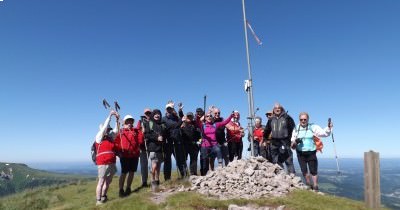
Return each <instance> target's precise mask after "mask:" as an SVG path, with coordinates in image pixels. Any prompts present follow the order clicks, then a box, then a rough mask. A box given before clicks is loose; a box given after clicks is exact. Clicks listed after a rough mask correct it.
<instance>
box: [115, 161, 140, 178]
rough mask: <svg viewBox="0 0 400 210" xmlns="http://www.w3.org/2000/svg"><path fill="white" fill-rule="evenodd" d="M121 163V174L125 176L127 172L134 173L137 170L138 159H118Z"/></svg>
mask: <svg viewBox="0 0 400 210" xmlns="http://www.w3.org/2000/svg"><path fill="white" fill-rule="evenodd" d="M119 162H120V163H121V173H123V174H126V173H128V172H135V171H136V170H137V166H138V162H139V158H137V157H136V158H124V157H121V158H120V159H119Z"/></svg>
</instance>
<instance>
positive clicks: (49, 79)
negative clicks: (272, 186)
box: [0, 0, 400, 162]
mask: <svg viewBox="0 0 400 210" xmlns="http://www.w3.org/2000/svg"><path fill="white" fill-rule="evenodd" d="M246 7H247V18H248V20H249V21H250V23H251V24H252V26H253V28H254V29H255V31H256V33H257V34H258V36H259V37H260V38H261V39H262V41H263V43H264V44H263V45H262V46H257V45H256V42H255V41H254V39H253V37H251V36H249V45H250V54H251V64H252V73H253V74H252V75H253V80H254V82H253V84H254V101H255V107H259V108H260V111H259V113H257V114H258V115H261V116H262V117H263V118H264V120H265V116H264V113H265V112H266V111H267V110H270V109H271V107H272V106H273V104H274V102H276V101H278V102H281V103H282V105H283V106H284V107H285V108H286V109H287V110H288V111H289V114H290V115H291V116H292V117H293V118H294V119H295V121H296V123H297V122H298V113H300V112H301V111H308V112H309V113H310V117H311V119H310V121H311V122H315V123H317V124H320V125H323V126H325V125H326V123H327V118H328V117H331V118H332V119H333V122H334V126H335V130H334V136H335V140H336V147H337V152H338V156H339V158H341V157H363V153H364V152H366V151H369V150H374V151H378V152H380V155H381V157H399V153H398V148H397V147H396V146H395V145H397V143H398V140H399V139H398V137H397V135H396V134H397V132H396V131H397V130H396V128H397V127H398V126H399V123H398V119H399V117H400V112H399V107H400V101H399V94H398V91H399V89H400V85H399V82H398V81H397V80H398V78H399V77H398V74H397V71H398V70H399V69H400V59H399V56H400V27H399V22H400V13H399V12H398V11H400V2H399V1H396V0H384V1H372V0H337V1H328V0H322V1H316V0H314V1H310V0H306V1H289V0H279V1H272V0H247V1H246ZM242 18H243V17H242V5H241V1H240V0H220V1H212V0H202V1H183V0H171V1H161V0H149V1H128V0H125V1H112V2H111V1H103V0H97V1H93V0H91V1H89V0H70V1H50V0H40V1H39V0H29V1H28V0H19V1H15V0H14V1H13V0H4V1H2V2H0V28H1V30H0V73H1V77H0V89H1V92H0V97H1V103H0V110H1V111H0V117H1V119H2V120H1V121H0V127H1V133H2V136H1V147H0V148H1V152H0V161H9V162H35V161H42V162H54V161H71V162H72V161H90V155H89V153H90V152H89V148H90V145H91V143H92V141H93V139H94V136H95V135H96V133H97V130H98V125H99V123H101V122H102V121H103V120H104V119H105V116H106V115H107V112H106V111H105V109H104V108H103V107H102V105H101V101H102V99H103V98H106V99H108V100H109V101H110V102H113V101H114V100H118V101H119V103H120V106H121V108H122V109H121V114H122V115H125V114H132V115H133V116H134V117H135V118H136V119H138V117H139V115H140V114H141V113H142V111H143V109H144V108H145V107H151V108H160V109H162V110H163V109H164V107H165V104H166V102H167V101H168V100H169V99H172V100H174V101H176V102H178V101H182V102H183V103H184V104H185V111H194V109H195V108H196V107H202V106H203V96H204V95H205V94H206V95H207V104H208V105H211V104H213V105H216V106H218V107H220V108H221V109H222V115H223V116H227V115H228V114H229V113H230V112H231V111H232V110H234V109H237V110H239V111H240V112H241V113H242V120H241V122H242V124H243V125H246V123H247V122H246V120H245V116H247V114H248V107H247V95H246V93H245V92H244V87H243V81H244V80H245V79H247V66H246V54H245V43H244V29H243V19H242ZM325 140H326V141H325V149H324V153H323V154H321V155H320V156H319V157H322V158H333V157H334V154H333V144H332V139H331V138H330V137H329V138H327V139H325ZM245 153H246V154H247V152H245ZM246 154H245V155H246Z"/></svg>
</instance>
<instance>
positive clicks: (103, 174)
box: [97, 163, 117, 178]
mask: <svg viewBox="0 0 400 210" xmlns="http://www.w3.org/2000/svg"><path fill="white" fill-rule="evenodd" d="M97 172H98V177H99V178H109V177H113V176H114V174H115V173H116V172H117V167H116V166H115V163H112V164H107V165H98V166H97Z"/></svg>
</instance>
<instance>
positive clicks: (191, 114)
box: [186, 112, 194, 116]
mask: <svg viewBox="0 0 400 210" xmlns="http://www.w3.org/2000/svg"><path fill="white" fill-rule="evenodd" d="M186 116H194V115H193V112H188V113H186Z"/></svg>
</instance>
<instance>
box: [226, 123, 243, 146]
mask: <svg viewBox="0 0 400 210" xmlns="http://www.w3.org/2000/svg"><path fill="white" fill-rule="evenodd" d="M225 127H226V128H227V129H226V131H227V133H226V134H227V141H228V142H229V141H232V142H242V135H243V133H244V130H243V128H242V127H241V126H240V124H239V123H234V122H232V121H231V122H229V123H228V124H227V125H226V126H225Z"/></svg>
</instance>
